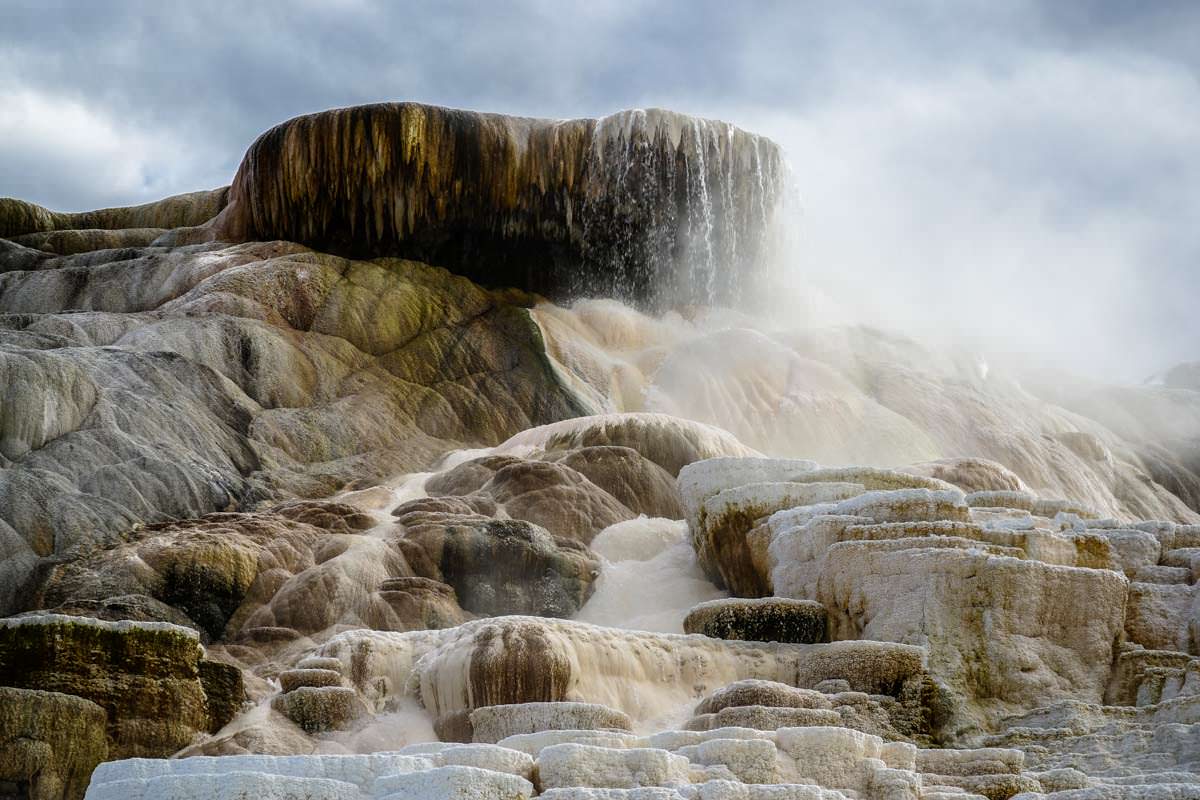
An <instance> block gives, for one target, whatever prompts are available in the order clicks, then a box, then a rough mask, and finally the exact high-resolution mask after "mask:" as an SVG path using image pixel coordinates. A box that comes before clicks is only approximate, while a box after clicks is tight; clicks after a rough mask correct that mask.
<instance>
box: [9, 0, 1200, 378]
mask: <svg viewBox="0 0 1200 800" xmlns="http://www.w3.org/2000/svg"><path fill="white" fill-rule="evenodd" d="M850 5H851V4H845V3H835V2H830V3H801V2H779V3H772V2H761V3H749V2H748V3H730V2H699V1H697V2H688V1H687V0H677V1H676V2H654V3H650V2H634V1H633V0H631V1H630V2H621V3H608V2H601V1H600V0H592V2H580V3H569V2H565V0H546V1H545V2H542V1H540V0H538V1H530V2H513V3H506V2H478V3H456V2H428V3H423V2H389V3H384V2H379V3H375V2H370V1H369V0H342V1H341V2H323V3H315V2H314V3H311V4H305V3H289V4H282V3H273V2H255V3H244V2H227V3H225V2H204V3H199V2H198V3H194V4H185V3H182V2H156V3H150V2H128V3H116V2H111V3H110V2H90V0H80V2H75V3H58V2H50V1H49V0H38V1H37V2H25V0H16V1H15V2H14V1H13V0H7V1H6V2H4V3H3V4H2V5H0V195H12V196H18V197H23V198H26V199H30V200H34V201H36V202H39V203H42V204H44V205H47V206H50V207H52V208H55V209H60V210H80V209H86V208H94V207H100V206H106V205H124V204H130V203H137V202H143V201H146V200H150V199H155V198H158V197H161V196H164V195H167V194H172V193H176V192H182V191H190V190H194V189H201V188H210V187H213V186H219V185H223V184H225V183H227V182H228V181H229V180H230V179H231V177H232V175H233V173H234V171H235V169H236V167H237V164H238V161H239V160H240V158H241V155H242V153H243V152H244V150H245V148H246V146H247V145H248V144H249V143H250V142H251V141H252V140H253V139H254V137H255V136H256V135H257V134H258V133H260V132H261V131H263V130H264V129H266V128H268V127H269V126H271V125H272V124H274V123H276V122H279V121H281V120H284V119H286V118H288V117H291V116H294V115H297V114H301V113H306V112H310V111H314V110H319V109H322V108H328V107H333V106H340V105H349V104H354V103H363V102H371V101H377V100H390V99H413V100H422V101H426V102H431V103H439V104H444V105H452V106H460V107H467V108H474V109H479V110H487V111H499V112H509V113H516V114H526V115H536V116H549V117H570V116H594V115H601V114H605V113H609V112H611V111H615V110H617V109H621V108H628V107H637V106H650V105H657V106H666V107H671V108H675V109H677V110H681V111H687V112H692V113H697V114H702V115H705V116H712V117H719V118H723V119H728V120H731V121H733V122H736V123H738V124H740V125H742V126H743V127H746V128H749V129H752V130H755V131H758V132H762V133H765V134H768V135H770V136H772V137H773V138H775V139H777V140H778V141H780V142H781V143H782V144H783V145H784V146H785V148H786V149H787V151H788V154H789V159H790V161H791V164H792V167H793V170H794V172H795V174H796V176H797V181H798V185H799V187H800V192H801V198H802V211H801V213H799V214H798V216H797V218H796V221H795V224H796V226H797V230H798V231H799V232H800V241H801V252H800V254H799V255H798V256H797V259H796V260H797V263H796V268H795V277H796V282H797V284H799V285H801V286H803V285H811V286H813V287H814V291H816V290H817V288H818V287H820V288H821V289H822V290H823V291H824V292H825V293H826V294H828V295H829V296H831V297H833V298H834V301H835V302H836V304H837V305H838V307H839V308H841V309H848V310H849V313H855V314H857V315H858V316H859V317H861V318H862V319H867V320H871V321H875V322H878V323H880V324H884V325H891V324H895V325H903V326H906V327H910V328H913V329H914V330H916V329H924V330H930V329H932V330H938V331H940V332H942V333H945V334H947V335H949V336H952V337H955V338H962V339H967V340H971V339H974V338H979V339H981V340H984V341H988V342H992V343H997V342H1001V343H1002V344H1003V347H1004V348H1006V349H1008V350H1011V351H1015V352H1028V353H1031V354H1037V356H1038V357H1042V358H1048V359H1051V360H1058V361H1062V362H1066V363H1070V364H1072V365H1074V366H1076V367H1077V368H1079V369H1082V370H1086V371H1089V372H1093V373H1103V374H1108V375H1112V376H1116V377H1119V378H1121V379H1127V380H1134V379H1140V378H1142V377H1145V376H1146V375H1148V374H1150V373H1152V372H1155V371H1156V370H1160V369H1162V368H1163V367H1165V366H1167V365H1169V364H1171V363H1174V362H1177V361H1181V360H1196V359H1200V310H1198V306H1200V48H1198V47H1197V46H1196V42H1197V41H1200V4H1196V3H1191V2H1181V3H1172V2H1155V3H1134V2H1116V1H1115V0H1114V2H1109V3H1104V2H1070V1H1069V0H1061V1H1060V0H1046V2H1043V3H1022V2H1019V0H1005V1H1004V2H991V1H990V0H989V1H988V2H978V3H976V2H970V1H969V0H964V2H936V1H931V2H905V1H904V0H893V1H892V2H887V3H874V4H869V7H868V4H860V5H859V6H858V7H857V8H851V7H849V6H850Z"/></svg>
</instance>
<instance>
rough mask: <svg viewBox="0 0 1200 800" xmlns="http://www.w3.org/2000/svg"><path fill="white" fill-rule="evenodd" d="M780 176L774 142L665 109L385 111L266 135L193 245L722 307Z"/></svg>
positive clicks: (745, 279)
mask: <svg viewBox="0 0 1200 800" xmlns="http://www.w3.org/2000/svg"><path fill="white" fill-rule="evenodd" d="M783 175H784V165H783V159H782V155H781V153H780V150H779V148H778V147H777V146H776V145H775V144H774V143H772V142H770V141H769V140H766V139H763V138H762V137H759V136H755V135H753V134H750V133H746V132H745V131H742V130H740V129H738V128H736V127H734V126H733V125H730V124H728V123H724V122H715V121H709V120H701V119H697V118H693V117H687V116H684V115H681V114H677V113H674V112H670V111H664V110H661V109H649V110H637V111H625V112H621V113H618V114H614V115H612V116H609V117H604V118H602V119H576V120H564V121H552V120H540V119H529V118H522V117H508V116H500V115H494V114H480V113H475V112H468V111H458V110H453V109H445V108H438V107H433V106H425V105H420V104H416V103H387V104H379V105H370V106H358V107H354V108H346V109H338V110H334V111H326V112H322V113H319V114H311V115H308V116H304V117H297V118H296V119H293V120H290V121H288V122H285V123H283V124H281V125H278V126H276V127H275V128H272V129H271V130H269V131H267V132H266V133H264V134H263V135H262V136H260V137H259V139H258V140H257V141H256V142H255V143H254V144H253V145H251V147H250V149H249V151H247V153H246V156H245V159H244V160H243V162H242V165H241V167H240V169H239V170H238V174H237V177H236V179H235V180H234V184H233V187H232V189H231V191H230V203H229V206H228V208H227V209H226V210H225V211H224V212H223V213H222V214H221V215H220V216H219V217H218V218H217V219H216V220H214V222H213V223H212V224H211V225H209V226H208V227H207V230H205V231H204V232H203V233H201V234H193V235H201V236H206V237H209V238H217V239H222V240H232V241H243V240H247V239H260V240H265V239H286V240H289V241H296V242H302V243H305V244H308V245H311V246H314V247H317V248H320V249H323V250H328V251H333V252H338V253H344V254H349V255H355V256H377V255H401V256H404V257H409V258H417V259H421V260H423V261H427V262H429V263H433V264H439V265H443V266H446V267H448V268H450V269H452V270H455V271H458V272H461V273H462V274H465V275H467V276H468V277H471V278H473V279H475V280H477V281H480V282H482V283H485V284H489V285H505V286H519V287H522V288H526V289H529V290H533V291H538V292H542V293H546V294H549V295H551V296H557V297H563V296H569V295H576V294H593V295H594V294H604V295H610V296H616V297H621V298H625V299H633V300H637V301H639V302H642V303H644V304H647V305H663V304H677V303H713V302H722V303H729V302H733V301H736V300H738V299H739V297H740V296H741V295H743V294H745V293H747V292H750V291H752V290H753V284H754V273H755V267H756V265H759V264H761V263H762V261H763V259H762V256H763V254H764V250H765V242H766V240H767V236H768V231H769V229H770V224H771V218H772V214H773V210H774V207H775V204H776V201H777V199H778V198H779V196H780V194H781V187H782V185H783Z"/></svg>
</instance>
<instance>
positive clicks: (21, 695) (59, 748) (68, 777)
mask: <svg viewBox="0 0 1200 800" xmlns="http://www.w3.org/2000/svg"><path fill="white" fill-rule="evenodd" d="M106 722H107V715H106V714H105V712H104V709H103V708H101V707H100V706H98V705H96V704H95V703H93V702H91V701H90V700H85V699H83V698H82V697H73V696H72V695H69V694H62V693H61V692H44V691H39V690H37V689H16V688H13V687H11V686H0V796H3V797H9V796H13V795H15V796H16V797H27V798H28V799H29V800H79V798H81V797H83V794H84V791H85V790H86V789H87V786H88V779H89V778H90V777H91V774H92V770H93V769H95V768H96V765H97V764H99V763H100V762H101V761H105V760H106V759H107V758H108V755H109V750H108V743H107V740H106V737H105V723H106Z"/></svg>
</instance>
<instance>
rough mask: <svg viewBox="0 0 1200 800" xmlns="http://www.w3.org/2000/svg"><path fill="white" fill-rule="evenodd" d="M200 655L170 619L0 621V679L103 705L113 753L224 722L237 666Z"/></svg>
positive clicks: (143, 750) (138, 752)
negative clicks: (215, 663) (218, 663)
mask: <svg viewBox="0 0 1200 800" xmlns="http://www.w3.org/2000/svg"><path fill="white" fill-rule="evenodd" d="M205 663H206V662H205V660H204V658H203V650H202V648H201V646H200V640H199V637H198V636H197V634H196V632H195V631H193V630H190V629H188V628H181V627H179V626H178V625H171V624H169V623H163V622H129V621H125V622H107V621H101V620H94V619H86V618H81V617H67V616H62V615H58V614H40V615H33V616H25V617H10V618H7V619H2V620H0V686H11V687H15V688H19V689H39V690H43V691H49V692H59V693H62V694H65V695H74V696H75V697H80V698H83V699H85V700H89V701H91V702H92V703H94V704H96V705H97V706H99V707H100V708H102V709H104V711H105V712H106V713H107V723H106V726H107V738H108V752H109V755H110V756H111V757H114V758H129V757H136V756H148V757H156V756H157V757H161V756H167V755H170V754H172V753H174V752H176V751H177V750H179V749H180V748H182V747H185V746H187V745H188V744H190V743H191V742H192V740H193V739H194V738H195V737H196V736H197V734H201V733H212V732H215V731H216V730H218V729H219V728H220V727H221V726H222V725H224V724H225V723H226V722H228V721H229V719H230V718H231V717H232V714H233V713H234V712H235V711H236V710H237V709H238V708H239V707H240V705H241V699H242V694H243V692H242V689H241V673H240V672H239V671H238V670H237V669H236V668H234V667H230V666H228V665H214V664H208V665H207V666H204V667H202V665H203V664H205ZM209 691H211V692H212V697H211V698H210V696H209V694H208V692H209Z"/></svg>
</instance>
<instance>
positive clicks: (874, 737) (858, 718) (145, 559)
mask: <svg viewBox="0 0 1200 800" xmlns="http://www.w3.org/2000/svg"><path fill="white" fill-rule="evenodd" d="M785 178H786V176H785V175H784V166H783V160H782V155H781V153H780V152H779V149H778V148H777V147H776V146H775V145H774V144H773V143H771V142H769V141H767V140H766V139H763V138H762V137H758V136H755V135H752V134H749V133H746V132H744V131H741V130H739V129H737V128H735V127H733V126H731V125H728V124H726V123H721V122H713V121H707V120H700V119H694V118H690V117H685V116H683V115H679V114H675V113H672V112H666V111H660V110H646V111H627V112H621V113H618V114H614V115H612V116H610V117H605V118H603V119H599V120H568V121H546V120H531V119H522V118H512V117H503V116H499V115H489V114H477V113H473V112H464V111H454V110H448V109H439V108H433V107H429V106H422V105H418V104H411V103H403V104H383V105H377V106H368V107H361V108H354V109H343V110H338V111H332V112H324V113H322V114H316V115H310V116H308V117H302V118H298V119H296V120H292V121H289V122H287V123H284V124H282V125H280V126H278V127H276V128H274V129H272V130H271V131H268V132H267V133H266V134H264V135H263V136H262V137H260V138H259V139H258V140H257V141H256V142H255V143H254V144H253V145H252V146H251V148H250V150H249V152H248V153H247V155H246V158H245V160H244V161H243V163H242V166H241V168H240V169H239V171H238V174H237V176H236V178H235V180H234V183H233V185H232V187H230V188H228V189H221V190H216V191H214V192H201V193H195V194H192V195H183V196H180V197H176V198H168V199H167V200H164V201H161V202H160V203H157V204H149V205H147V206H141V207H137V208H131V209H106V210H102V211H98V212H88V213H84V214H70V215H68V214H58V213H54V212H50V211H47V210H46V209H41V208H39V207H36V206H32V205H31V204H28V203H23V202H21V201H16V200H4V201H3V202H0V235H2V236H4V237H6V238H5V239H0V556H2V559H0V614H4V615H8V618H6V619H3V620H0V700H2V702H0V796H4V797H8V796H15V797H22V798H24V797H29V798H35V797H36V798H70V799H71V800H76V799H77V798H80V797H83V796H84V795H85V792H86V796H87V797H88V798H92V800H100V799H102V798H109V797H112V798H117V797H120V798H121V800H130V799H131V798H132V799H133V800H137V798H145V800H150V798H163V797H170V798H199V797H229V798H231V799H232V798H242V797H247V796H250V795H251V794H253V795H255V796H257V797H260V798H301V797H303V798H325V797H329V798H335V797H336V798H364V799H365V798H402V797H431V798H433V797H437V798H449V797H454V798H478V797H512V798H517V797H534V796H544V797H546V798H581V799H582V798H629V800H637V799H638V798H664V799H667V798H669V799H673V798H688V800H723V799H724V798H729V799H730V800H760V799H761V800H767V798H771V799H772V800H775V799H777V798H820V799H821V800H844V799H850V798H860V799H861V800H892V799H893V798H904V799H905V800H908V799H910V798H911V799H912V800H918V799H920V800H940V799H942V798H978V797H986V798H1009V797H1022V798H1033V797H1041V796H1051V797H1055V798H1058V800H1075V799H1077V798H1110V797H1145V798H1157V797H1169V798H1192V797H1200V590H1198V589H1197V587H1198V586H1200V460H1198V459H1200V457H1198V454H1200V393H1198V392H1197V391H1195V387H1194V386H1193V385H1192V383H1193V382H1192V381H1190V380H1189V375H1191V372H1189V370H1190V369H1191V368H1190V367H1189V366H1188V365H1182V366H1181V367H1179V368H1178V369H1176V370H1172V371H1170V372H1168V373H1166V377H1164V379H1163V381H1161V383H1160V384H1156V385H1147V386H1143V387H1107V386H1098V385H1095V384H1092V383H1088V382H1083V381H1080V380H1077V379H1075V378H1073V377H1071V376H1068V375H1053V376H1049V377H1047V376H1046V375H1045V374H1044V373H1036V374H1035V373H1032V372H1030V371H1024V370H1022V369H1020V368H1013V367H1011V366H1007V365H1004V364H993V365H992V366H991V367H989V368H981V366H980V365H981V364H982V363H986V362H984V361H983V360H982V359H981V356H980V354H979V353H975V352H970V351H965V350H960V349H957V348H955V347H953V346H932V345H929V344H927V343H922V342H917V341H915V340H912V339H909V338H907V337H905V336H903V335H901V334H899V333H895V332H887V331H880V330H873V329H867V328H862V327H828V326H824V327H818V326H815V325H812V324H809V322H808V320H805V319H803V318H797V317H796V315H795V314H794V313H790V314H784V315H772V314H769V313H766V312H765V311H763V310H761V307H760V306H759V305H756V303H755V302H754V301H755V300H756V295H757V294H760V293H761V290H762V289H764V288H766V289H768V290H769V289H770V288H771V283H770V281H769V276H770V270H771V269H772V268H773V267H774V264H773V263H772V259H771V257H770V256H772V255H773V253H772V248H773V247H774V241H775V239H774V236H775V231H774V229H773V223H774V222H776V221H778V215H779V213H780V210H779V209H780V208H781V203H782V201H783V193H784V191H785V189H784V186H785ZM151 242H153V244H151ZM774 255H778V254H777V253H775V254H774ZM484 287H487V288H484ZM531 292H540V293H543V294H545V295H547V297H541V296H536V295H533V294H531ZM589 296H590V297H591V299H581V298H584V297H589ZM776 305H777V306H778V305H779V304H778V303H777V304H776ZM785 305H786V304H785ZM1192 371H1194V370H1192ZM172 755H174V756H177V758H174V759H170V760H168V759H167V758H166V757H168V756H172ZM130 756H140V758H129V757H130ZM115 759H121V760H115ZM101 762H104V763H101ZM98 763H99V764H100V766H99V767H98V768H97V767H96V765H97V764H98ZM93 769H94V770H95V771H94V772H93ZM89 776H90V779H89Z"/></svg>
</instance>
